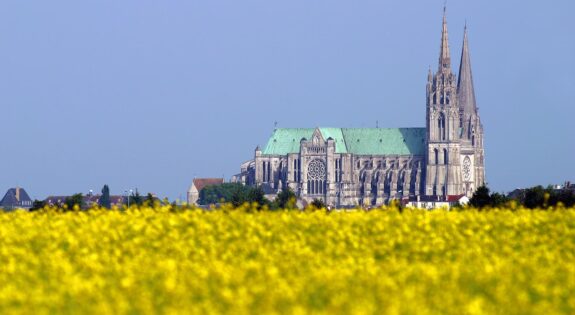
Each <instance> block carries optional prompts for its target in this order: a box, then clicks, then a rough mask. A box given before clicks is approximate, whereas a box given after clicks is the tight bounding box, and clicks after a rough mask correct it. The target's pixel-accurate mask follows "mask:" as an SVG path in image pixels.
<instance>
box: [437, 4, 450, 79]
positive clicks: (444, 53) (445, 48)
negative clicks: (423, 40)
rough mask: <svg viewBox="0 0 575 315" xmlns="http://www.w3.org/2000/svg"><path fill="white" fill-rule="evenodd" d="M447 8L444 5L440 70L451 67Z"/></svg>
mask: <svg viewBox="0 0 575 315" xmlns="http://www.w3.org/2000/svg"><path fill="white" fill-rule="evenodd" d="M446 11H447V9H446V7H443V29H442V30H441V51H440V53H439V70H442V69H449V68H451V57H450V56H449V38H448V35H447V13H446Z"/></svg>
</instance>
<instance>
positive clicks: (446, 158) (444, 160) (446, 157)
mask: <svg viewBox="0 0 575 315" xmlns="http://www.w3.org/2000/svg"><path fill="white" fill-rule="evenodd" d="M443 164H446V165H447V164H449V158H448V156H447V149H443Z"/></svg>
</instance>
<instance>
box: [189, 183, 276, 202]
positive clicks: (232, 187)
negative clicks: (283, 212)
mask: <svg viewBox="0 0 575 315" xmlns="http://www.w3.org/2000/svg"><path fill="white" fill-rule="evenodd" d="M227 202H229V203H231V204H233V205H234V206H235V207H238V206H241V205H243V204H244V203H254V202H255V203H257V204H258V205H259V206H260V208H261V207H263V206H265V205H268V206H269V201H268V200H267V199H266V198H265V196H264V191H263V190H262V188H261V187H251V186H244V185H242V184H239V183H223V184H219V185H209V186H206V187H204V189H202V190H201V191H200V198H199V200H198V203H199V204H201V205H209V204H216V203H227Z"/></svg>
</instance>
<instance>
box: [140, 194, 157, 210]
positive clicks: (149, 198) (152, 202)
mask: <svg viewBox="0 0 575 315" xmlns="http://www.w3.org/2000/svg"><path fill="white" fill-rule="evenodd" d="M156 203H159V200H158V199H157V198H155V197H154V195H152V193H148V194H147V195H146V201H144V204H145V205H147V206H150V207H153V206H154V205H155V204H156Z"/></svg>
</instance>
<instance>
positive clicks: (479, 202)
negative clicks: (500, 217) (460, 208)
mask: <svg viewBox="0 0 575 315" xmlns="http://www.w3.org/2000/svg"><path fill="white" fill-rule="evenodd" d="M508 202H509V198H507V197H506V196H505V195H503V194H500V193H491V194H489V188H488V187H487V186H485V185H483V186H481V187H479V188H477V190H476V191H475V193H474V194H473V196H472V197H471V199H470V200H469V205H470V206H472V207H475V208H478V209H482V208H486V207H492V208H495V207H500V206H503V205H505V204H506V203H508Z"/></svg>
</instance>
